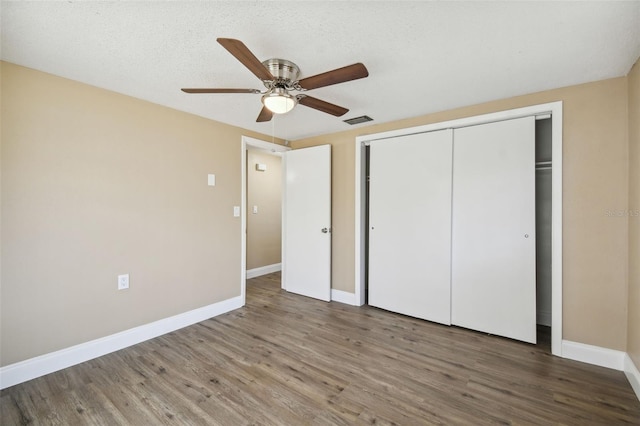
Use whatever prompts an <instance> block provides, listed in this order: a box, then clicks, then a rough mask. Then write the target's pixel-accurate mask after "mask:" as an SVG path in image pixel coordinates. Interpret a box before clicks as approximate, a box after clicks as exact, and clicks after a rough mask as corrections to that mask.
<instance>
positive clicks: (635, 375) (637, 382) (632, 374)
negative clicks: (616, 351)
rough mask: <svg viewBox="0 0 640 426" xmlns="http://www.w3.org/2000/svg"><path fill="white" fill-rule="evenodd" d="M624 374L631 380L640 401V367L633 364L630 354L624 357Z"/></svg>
mask: <svg viewBox="0 0 640 426" xmlns="http://www.w3.org/2000/svg"><path fill="white" fill-rule="evenodd" d="M624 374H625V375H626V376H627V380H629V383H630V384H631V387H632V388H633V391H634V392H635V393H636V396H637V397H638V400H640V371H638V367H636V365H635V364H634V363H633V360H632V359H631V357H630V356H629V354H625V356H624Z"/></svg>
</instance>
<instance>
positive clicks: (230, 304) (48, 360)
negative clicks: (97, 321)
mask: <svg viewBox="0 0 640 426" xmlns="http://www.w3.org/2000/svg"><path fill="white" fill-rule="evenodd" d="M243 305H244V301H243V300H242V298H241V297H240V296H237V297H233V298H231V299H227V300H223V301H221V302H217V303H214V304H211V305H208V306H204V307H202V308H198V309H194V310H192V311H188V312H184V313H182V314H178V315H174V316H172V317H169V318H164V319H161V320H158V321H154V322H152V323H149V324H145V325H141V326H139V327H134V328H131V329H129V330H125V331H121V332H119V333H116V334H112V335H110V336H106V337H101V338H99V339H95V340H91V341H89V342H85V343H81V344H79V345H75V346H71V347H68V348H65V349H61V350H59V351H55V352H51V353H48V354H44V355H41V356H37V357H35V358H31V359H27V360H24V361H20V362H17V363H15V364H10V365H7V366H5V367H2V368H0V389H5V388H8V387H9V386H13V385H17V384H18V383H22V382H26V381H27V380H31V379H35V378H37V377H40V376H44V375H45V374H49V373H53V372H54V371H58V370H62V369H63V368H67V367H71V366H73V365H76V364H80V363H82V362H85V361H88V360H90V359H94V358H98V357H100V356H103V355H106V354H108V353H111V352H114V351H118V350H120V349H124V348H126V347H129V346H132V345H135V344H138V343H141V342H144V341H145V340H149V339H153V338H154V337H158V336H161V335H163V334H166V333H170V332H172V331H175V330H178V329H180V328H183V327H187V326H189V325H192V324H196V323H198V322H201V321H204V320H206V319H209V318H213V317H215V316H218V315H221V314H224V313H226V312H229V311H232V310H234V309H238V308H241V307H242V306H243Z"/></svg>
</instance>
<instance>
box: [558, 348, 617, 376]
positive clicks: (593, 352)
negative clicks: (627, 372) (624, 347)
mask: <svg viewBox="0 0 640 426" xmlns="http://www.w3.org/2000/svg"><path fill="white" fill-rule="evenodd" d="M626 355H627V354H626V353H625V352H622V351H616V350H614V349H607V348H602V347H600V346H593V345H586V344H584V343H578V342H571V341H569V340H563V341H562V356H563V358H567V359H572V360H574V361H581V362H586V363H587V364H593V365H599V366H600V367H607V368H612V369H614V370H618V371H623V370H624V357H625V356H626Z"/></svg>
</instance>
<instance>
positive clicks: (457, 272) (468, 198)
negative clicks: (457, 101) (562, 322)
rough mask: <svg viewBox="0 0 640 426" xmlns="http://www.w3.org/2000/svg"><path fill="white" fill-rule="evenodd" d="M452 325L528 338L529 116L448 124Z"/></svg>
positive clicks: (531, 312) (532, 305)
mask: <svg viewBox="0 0 640 426" xmlns="http://www.w3.org/2000/svg"><path fill="white" fill-rule="evenodd" d="M453 161H454V167H453V217H452V221H453V224H452V283H451V291H452V306H451V309H452V310H451V321H452V323H453V324H455V325H459V326H462V327H466V328H470V329H474V330H479V331H484V332H487V333H491V334H496V335H499V336H505V337H510V338H513V339H518V340H523V341H526V342H530V343H535V341H536V281H535V280H536V254H535V250H536V239H535V119H534V117H525V118H521V119H515V120H507V121H501V122H496V123H489V124H484V125H478V126H472V127H467V128H462V129H456V130H455V133H454V149H453Z"/></svg>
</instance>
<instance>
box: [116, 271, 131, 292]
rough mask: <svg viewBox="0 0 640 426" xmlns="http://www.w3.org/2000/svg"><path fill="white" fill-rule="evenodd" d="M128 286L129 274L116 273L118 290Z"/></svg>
mask: <svg viewBox="0 0 640 426" xmlns="http://www.w3.org/2000/svg"><path fill="white" fill-rule="evenodd" d="M127 288H129V274H124V275H118V290H125V289H127Z"/></svg>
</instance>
